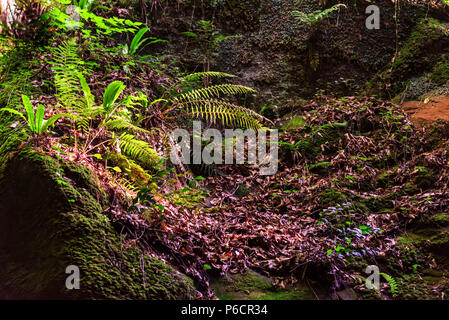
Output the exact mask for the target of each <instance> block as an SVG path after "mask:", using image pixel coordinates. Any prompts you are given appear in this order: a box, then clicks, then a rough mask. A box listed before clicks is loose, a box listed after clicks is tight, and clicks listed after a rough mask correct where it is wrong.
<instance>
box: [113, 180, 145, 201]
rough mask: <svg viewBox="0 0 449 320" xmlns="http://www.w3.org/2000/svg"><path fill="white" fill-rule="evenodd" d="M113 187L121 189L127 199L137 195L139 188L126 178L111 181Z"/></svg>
mask: <svg viewBox="0 0 449 320" xmlns="http://www.w3.org/2000/svg"><path fill="white" fill-rule="evenodd" d="M110 183H111V185H113V186H115V187H118V188H119V189H121V190H122V191H123V192H124V193H125V194H126V196H127V197H129V198H133V197H135V195H136V194H137V191H138V190H139V188H138V187H137V186H136V185H134V184H133V183H132V182H131V181H129V180H128V179H126V178H125V177H122V176H120V177H116V178H115V179H114V181H110Z"/></svg>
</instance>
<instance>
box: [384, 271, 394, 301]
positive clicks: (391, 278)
mask: <svg viewBox="0 0 449 320" xmlns="http://www.w3.org/2000/svg"><path fill="white" fill-rule="evenodd" d="M380 274H381V275H382V276H383V277H384V278H385V280H387V282H388V285H389V286H390V291H391V294H392V295H393V297H395V296H396V295H397V292H398V285H397V283H396V280H395V279H394V278H393V277H392V276H390V275H389V274H386V273H383V272H381V273H380Z"/></svg>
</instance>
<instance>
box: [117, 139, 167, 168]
mask: <svg viewBox="0 0 449 320" xmlns="http://www.w3.org/2000/svg"><path fill="white" fill-rule="evenodd" d="M117 142H118V144H119V148H120V150H121V151H122V152H123V153H125V154H127V155H129V156H130V157H131V158H134V159H136V160H138V161H140V162H142V163H147V164H155V163H157V162H158V161H159V155H158V154H157V153H156V151H154V149H153V148H151V146H150V145H149V144H148V143H147V142H145V141H142V140H138V139H135V136H134V135H132V134H128V133H126V132H124V133H122V134H121V135H120V137H118V138H117Z"/></svg>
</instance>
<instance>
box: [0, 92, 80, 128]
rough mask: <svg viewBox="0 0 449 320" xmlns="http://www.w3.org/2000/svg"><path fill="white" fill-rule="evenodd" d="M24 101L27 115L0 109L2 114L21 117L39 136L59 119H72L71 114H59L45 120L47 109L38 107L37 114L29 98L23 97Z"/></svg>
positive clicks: (13, 110)
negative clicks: (6, 113) (7, 113)
mask: <svg viewBox="0 0 449 320" xmlns="http://www.w3.org/2000/svg"><path fill="white" fill-rule="evenodd" d="M22 101H23V105H24V107H25V112H26V113H22V112H20V111H17V110H15V109H11V108H2V109H0V112H3V111H4V112H9V113H11V114H15V115H18V116H20V117H21V118H22V119H24V120H25V121H26V122H27V123H28V127H29V128H30V130H31V131H32V132H34V133H37V134H42V133H44V132H45V131H46V130H47V129H48V128H49V127H51V126H53V125H54V124H55V122H56V121H57V120H58V119H60V118H62V117H71V115H70V114H67V113H59V114H55V115H53V116H52V117H51V118H50V119H47V120H45V119H44V115H45V107H44V106H43V105H41V104H40V105H38V107H37V109H36V112H35V111H34V109H33V106H32V105H31V102H30V98H29V97H28V96H26V95H22Z"/></svg>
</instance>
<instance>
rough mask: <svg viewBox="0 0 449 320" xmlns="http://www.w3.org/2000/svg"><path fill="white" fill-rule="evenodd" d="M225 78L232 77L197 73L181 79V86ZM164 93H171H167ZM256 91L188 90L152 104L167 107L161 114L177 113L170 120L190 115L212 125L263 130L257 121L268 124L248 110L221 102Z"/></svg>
mask: <svg viewBox="0 0 449 320" xmlns="http://www.w3.org/2000/svg"><path fill="white" fill-rule="evenodd" d="M226 77H235V76H233V75H230V74H227V73H223V72H213V71H209V72H198V73H194V74H191V75H187V76H185V77H184V78H182V79H181V83H180V85H182V86H184V88H185V87H187V86H186V83H189V82H192V81H197V80H203V79H205V78H208V79H211V78H216V79H218V78H226ZM175 89H176V87H175ZM167 91H168V92H170V90H167ZM172 91H175V92H176V91H177V90H173V88H172ZM255 92H256V90H254V89H252V88H249V87H246V86H243V85H238V84H219V85H214V86H209V87H205V88H199V89H187V90H186V92H183V93H181V94H178V95H176V96H175V97H173V98H172V99H158V100H155V101H154V102H152V103H151V105H152V104H153V103H156V104H159V103H163V104H164V106H165V107H166V109H165V110H164V111H163V114H166V113H168V112H171V111H177V112H178V115H177V116H174V117H171V118H177V117H179V116H186V115H190V116H193V117H197V118H202V119H205V120H206V121H208V122H210V123H212V124H216V123H217V122H218V121H220V122H221V123H222V124H223V125H225V126H238V127H242V128H252V129H262V128H264V127H263V125H262V123H261V122H260V120H262V119H263V120H265V121H269V122H271V121H270V120H268V119H266V118H264V117H263V116H262V115H260V114H258V113H257V112H255V111H253V110H251V109H248V108H245V107H243V106H239V105H236V104H234V103H231V102H228V101H226V100H223V98H225V97H232V96H235V95H239V94H248V93H255ZM219 98H220V100H219ZM162 109H164V107H162Z"/></svg>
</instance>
